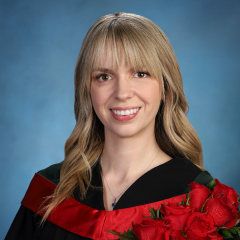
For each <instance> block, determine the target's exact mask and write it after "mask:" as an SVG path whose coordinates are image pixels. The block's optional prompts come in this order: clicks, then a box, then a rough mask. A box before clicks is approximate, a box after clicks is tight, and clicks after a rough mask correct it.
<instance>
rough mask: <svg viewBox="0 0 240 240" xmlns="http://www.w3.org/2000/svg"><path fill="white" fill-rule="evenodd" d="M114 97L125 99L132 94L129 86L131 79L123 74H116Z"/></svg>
mask: <svg viewBox="0 0 240 240" xmlns="http://www.w3.org/2000/svg"><path fill="white" fill-rule="evenodd" d="M114 95H115V98H116V99H118V100H120V101H126V100H127V99H130V98H132V97H133V96H134V91H133V88H132V86H131V80H130V78H129V77H128V76H126V75H125V74H123V75H120V76H118V79H117V81H116V84H115V91H114Z"/></svg>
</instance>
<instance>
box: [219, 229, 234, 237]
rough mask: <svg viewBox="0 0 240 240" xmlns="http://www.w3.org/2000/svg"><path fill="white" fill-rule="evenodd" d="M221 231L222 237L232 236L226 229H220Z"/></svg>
mask: <svg viewBox="0 0 240 240" xmlns="http://www.w3.org/2000/svg"><path fill="white" fill-rule="evenodd" d="M221 233H222V235H223V237H225V238H233V236H232V234H231V233H230V232H229V231H228V230H226V229H222V230H221Z"/></svg>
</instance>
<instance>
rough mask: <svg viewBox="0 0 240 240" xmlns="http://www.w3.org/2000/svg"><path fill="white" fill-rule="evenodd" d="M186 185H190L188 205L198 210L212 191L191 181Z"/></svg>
mask: <svg viewBox="0 0 240 240" xmlns="http://www.w3.org/2000/svg"><path fill="white" fill-rule="evenodd" d="M188 185H189V186H190V187H191V192H190V195H189V197H190V206H191V207H193V208H195V209H196V212H200V211H201V208H202V206H203V204H204V203H205V201H206V200H207V198H208V196H209V195H210V194H211V193H212V192H211V191H210V190H209V189H208V188H206V187H205V186H204V185H201V184H199V183H195V182H191V183H190V184H188Z"/></svg>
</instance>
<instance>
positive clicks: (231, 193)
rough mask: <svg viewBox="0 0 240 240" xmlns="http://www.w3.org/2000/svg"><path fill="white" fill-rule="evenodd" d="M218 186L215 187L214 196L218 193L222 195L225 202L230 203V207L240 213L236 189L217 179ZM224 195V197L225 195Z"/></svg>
mask: <svg viewBox="0 0 240 240" xmlns="http://www.w3.org/2000/svg"><path fill="white" fill-rule="evenodd" d="M215 182H216V186H215V187H214V189H213V197H215V196H216V195H219V194H220V195H222V198H221V199H222V200H223V201H225V203H226V204H227V205H228V207H229V208H230V209H231V210H232V211H233V212H235V213H238V212H239V210H238V206H239V202H238V194H237V193H236V191H235V190H234V189H233V188H231V187H228V186H227V185H225V184H222V183H220V182H219V181H218V180H217V179H216V180H215ZM223 196H224V197H223Z"/></svg>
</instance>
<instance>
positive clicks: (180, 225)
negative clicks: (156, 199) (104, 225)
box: [108, 179, 240, 240]
mask: <svg viewBox="0 0 240 240" xmlns="http://www.w3.org/2000/svg"><path fill="white" fill-rule="evenodd" d="M189 185H190V186H191V191H190V192H189V193H187V194H186V196H184V198H183V201H182V202H179V203H170V204H166V203H163V204H161V205H160V207H159V208H158V209H156V210H155V209H154V208H153V207H152V208H151V209H149V211H150V214H151V216H148V217H145V218H146V219H144V220H143V221H142V223H140V224H137V223H134V222H133V223H132V226H133V228H130V229H129V230H128V231H124V233H117V232H114V231H110V230H108V231H109V232H111V233H113V234H115V235H117V236H118V237H119V239H132V240H156V239H157V240H186V239H188V240H222V239H223V238H224V239H225V238H233V236H232V233H234V234H238V235H239V237H240V228H239V227H237V224H238V223H239V221H240V212H239V209H238V205H239V201H240V198H239V195H238V194H237V193H236V192H235V190H234V189H233V188H231V187H228V186H226V185H224V184H221V183H220V182H219V181H218V180H217V179H214V180H213V181H212V182H210V183H209V184H208V185H207V187H205V186H204V185H201V184H199V183H194V182H192V183H190V184H189Z"/></svg>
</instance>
